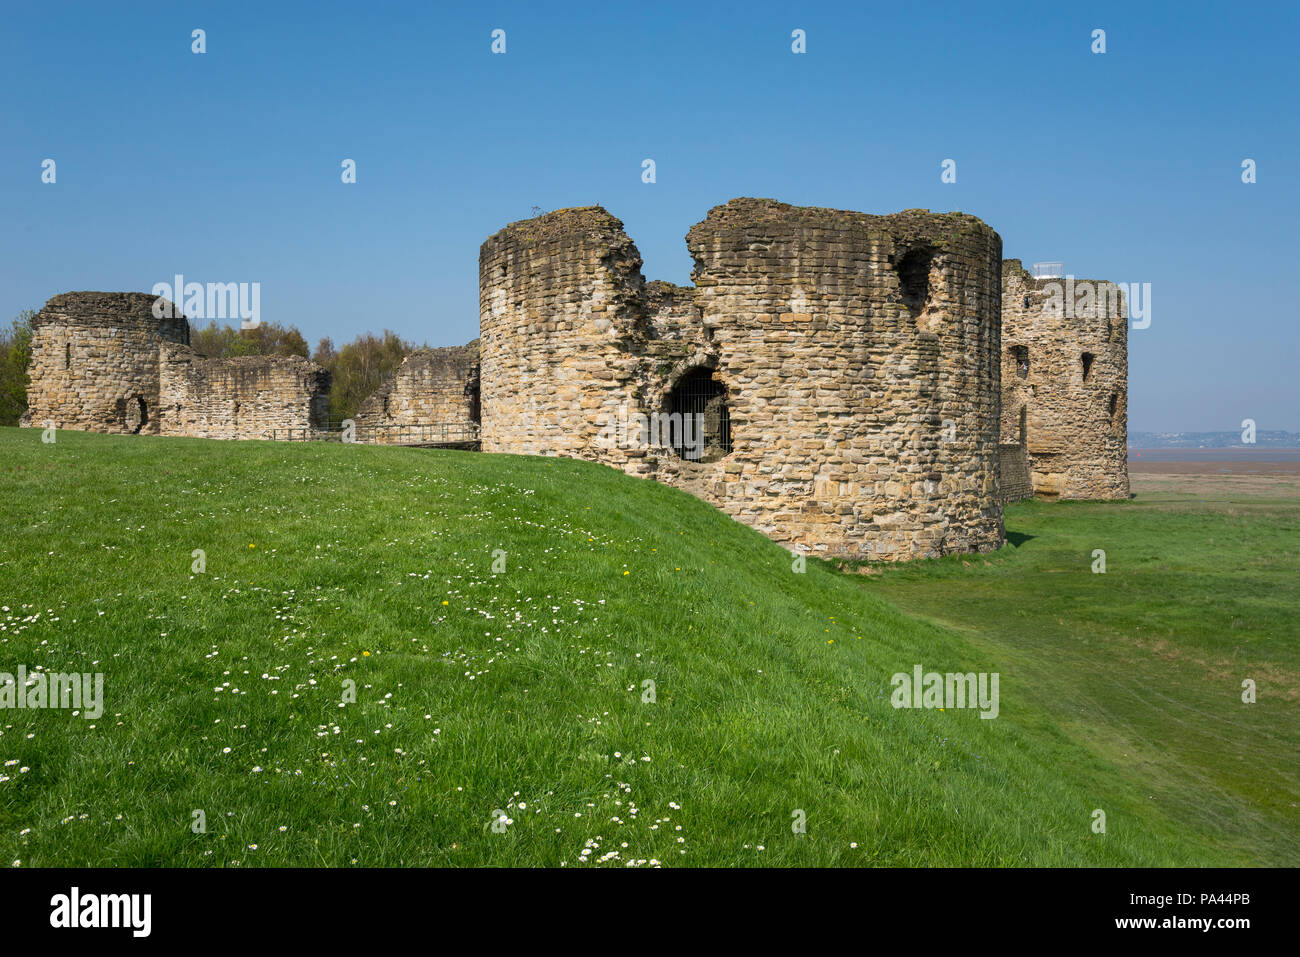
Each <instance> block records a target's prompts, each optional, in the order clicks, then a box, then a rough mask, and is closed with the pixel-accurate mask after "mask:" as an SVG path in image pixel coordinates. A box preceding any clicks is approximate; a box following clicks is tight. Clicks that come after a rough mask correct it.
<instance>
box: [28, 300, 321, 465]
mask: <svg viewBox="0 0 1300 957" xmlns="http://www.w3.org/2000/svg"><path fill="white" fill-rule="evenodd" d="M156 302H158V297H157V296H152V295H148V294H146V293H108V292H70V293H64V294H62V295H58V296H55V297H54V298H52V299H51V300H50V301H49V302H47V303H46V304H45V307H44V308H43V309H41V311H40V312H39V313H37V315H36V318H35V319H33V320H32V361H31V365H30V367H29V373H28V374H29V377H30V380H31V385H30V386H29V388H28V390H27V413H26V415H25V416H24V421H25V422H26V423H29V424H31V425H40V424H42V423H44V422H47V421H48V422H54V423H55V424H56V426H57V427H58V428H60V429H74V430H79V431H85V432H107V433H126V434H131V433H138V434H143V435H187V436H194V437H197V438H210V439H235V438H243V439H251V438H270V437H271V435H272V433H273V432H274V431H275V430H277V429H297V430H301V431H302V432H303V434H304V435H306V434H310V433H313V432H320V431H321V430H323V429H324V428H325V423H326V419H327V416H328V402H329V373H327V372H325V370H323V369H321V368H320V367H319V366H317V365H316V364H315V363H312V362H308V361H307V360H306V359H303V358H301V357H299V356H246V357H239V358H230V359H216V358H206V357H203V356H199V355H197V354H196V353H195V352H194V350H193V349H191V348H190V327H189V322H188V321H186V319H185V318H184V317H183V316H181V315H180V314H179V311H178V310H175V309H172V310H167V311H169V312H171V313H172V314H173V317H169V318H161V319H160V318H157V317H156V316H155V315H154V304H155V303H156ZM159 311H164V310H159Z"/></svg>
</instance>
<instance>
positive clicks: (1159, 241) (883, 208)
mask: <svg viewBox="0 0 1300 957" xmlns="http://www.w3.org/2000/svg"><path fill="white" fill-rule="evenodd" d="M1066 6H1069V5H1064V4H1055V3H1044V2H1041V0H1039V2H1033V3H998V4H987V3H962V4H956V3H953V4H923V3H913V2H890V3H886V4H872V3H866V2H854V3H844V4H814V3H797V4H765V3H755V2H745V3H734V4H725V5H723V4H717V5H715V4H709V3H701V2H694V3H680V4H678V3H666V2H660V0H655V2H653V3H639V4H625V3H610V2H608V0H606V2H601V3H590V4H587V3H583V4H560V3H540V2H532V3H521V4H491V3H488V4H463V5H458V6H452V5H445V6H444V5H437V4H432V3H412V4H409V5H405V4H396V3H386V2H369V3H331V2H314V3H310V4H306V3H304V4H301V5H299V4H278V3H271V2H260V3H235V2H222V3H202V4H200V3H177V2H166V3H133V2H129V0H126V2H121V3H111V4H108V3H83V4H69V3H59V2H53V0H52V2H41V3H15V2H13V0H6V2H5V5H4V8H3V20H2V21H0V89H3V90H4V91H5V92H4V103H3V108H2V109H0V210H3V215H2V216H0V224H2V225H0V257H2V261H3V264H4V265H3V268H0V318H3V320H4V321H6V322H7V321H8V318H9V317H11V316H13V315H16V314H17V313H18V311H19V310H21V309H25V308H39V307H40V305H41V304H42V303H43V302H44V301H45V300H46V299H47V298H49V297H50V296H52V295H54V294H55V293H57V292H62V291H68V290H75V289H102V290H140V291H145V292H147V291H149V290H150V288H151V287H152V286H153V284H154V283H156V282H161V281H166V280H169V279H170V277H171V276H172V275H173V274H174V273H177V272H181V273H184V274H185V276H186V277H187V279H191V280H197V281H202V282H208V281H223V282H224V281H233V282H239V281H244V282H254V281H256V282H260V283H261V284H262V318H263V319H264V320H273V321H277V322H281V323H286V324H290V323H291V324H294V325H297V326H298V327H299V328H300V329H301V330H302V331H303V334H304V335H305V336H306V337H307V338H308V340H309V341H311V342H312V343H313V344H314V343H315V341H316V340H317V339H318V338H319V337H321V336H326V335H328V336H331V337H333V338H334V340H335V342H336V343H339V342H340V341H343V340H347V339H350V338H351V337H352V336H353V335H355V334H356V333H358V332H361V331H364V330H368V329H369V330H373V331H376V332H377V331H379V330H381V329H384V328H391V329H394V330H396V331H397V332H398V333H400V334H401V335H402V336H404V337H406V338H409V339H414V340H417V341H427V342H429V343H430V344H431V345H450V344H458V343H462V342H465V341H467V340H469V339H472V338H474V336H476V335H477V330H478V289H477V282H478V273H477V256H478V247H479V244H480V243H481V242H482V241H483V240H484V239H485V238H486V237H487V236H489V235H490V234H491V233H493V232H495V231H496V230H498V229H500V228H501V227H502V226H504V225H505V224H506V223H508V222H511V221H513V220H516V219H522V218H524V217H526V216H528V215H529V214H530V210H531V207H532V206H540V207H543V208H544V209H548V210H549V209H556V208H560V207H564V206H578V205H587V204H592V203H599V204H601V205H604V206H605V207H606V208H607V209H609V210H610V212H612V213H613V214H614V215H616V216H618V217H619V218H620V219H622V220H623V221H624V223H625V224H626V226H627V230H628V232H629V234H630V235H631V236H632V238H633V240H634V241H635V242H636V243H637V245H638V247H639V248H640V250H641V253H642V255H643V256H644V258H645V264H646V265H645V272H646V277H647V278H648V279H668V280H670V281H673V282H678V283H686V282H688V281H689V272H690V265H691V264H690V259H689V257H688V255H687V253H686V247H685V243H684V239H683V237H684V236H685V233H686V230H687V229H688V228H689V227H690V226H691V225H692V224H693V223H695V222H697V221H699V220H700V219H703V218H704V215H705V213H706V212H707V210H708V209H709V208H710V207H711V206H714V205H717V204H718V203H722V202H725V201H726V200H728V199H730V198H732V197H735V196H744V195H757V196H770V197H774V198H776V199H780V200H783V201H786V202H791V203H797V204H806V205H816V206H830V207H838V208H846V209H856V210H863V211H866V212H872V213H886V212H893V211H895V210H898V209H905V208H911V207H923V208H929V209H933V210H937V211H947V210H954V209H955V210H962V211H964V212H968V213H972V214H974V215H976V216H979V217H981V218H982V219H984V220H985V221H986V222H988V223H989V224H990V225H992V226H993V227H994V228H995V229H996V230H997V231H998V232H999V233H1000V234H1001V235H1002V238H1003V242H1004V253H1005V255H1006V256H1008V257H1018V258H1021V259H1023V260H1025V261H1026V262H1027V263H1028V262H1032V261H1036V260H1061V261H1063V262H1064V263H1065V264H1066V269H1067V271H1069V272H1072V273H1073V274H1075V275H1077V276H1081V277H1091V278H1103V279H1112V280H1118V281H1124V282H1134V281H1138V282H1149V283H1151V285H1152V290H1153V300H1154V302H1153V306H1154V310H1153V321H1152V324H1151V327H1150V328H1149V329H1145V330H1134V331H1133V332H1131V333H1130V359H1131V366H1130V402H1129V416H1130V418H1129V426H1130V429H1132V430H1152V429H1158V430H1197V429H1211V428H1235V427H1237V424H1238V423H1239V422H1240V421H1241V420H1242V419H1243V418H1247V417H1249V418H1254V419H1255V420H1256V421H1257V422H1258V427H1259V428H1260V429H1275V428H1284V429H1290V430H1300V385H1297V383H1298V382H1300V375H1297V359H1298V358H1300V348H1298V346H1300V328H1298V325H1297V321H1296V320H1297V307H1296V295H1295V283H1296V276H1297V268H1296V267H1297V260H1298V259H1300V241H1298V240H1297V234H1298V232H1300V202H1298V200H1297V177H1298V176H1300V171H1298V170H1297V167H1296V158H1297V145H1298V143H1297V139H1298V137H1297V112H1298V107H1300V103H1298V100H1300V97H1298V96H1297V92H1298V91H1300V84H1298V83H1297V70H1298V67H1297V63H1298V62H1300V55H1298V54H1297V50H1296V46H1295V45H1296V42H1297V39H1296V38H1297V36H1298V35H1300V31H1298V30H1297V27H1298V26H1300V15H1298V14H1297V13H1296V7H1295V6H1293V5H1283V4H1276V5H1275V4H1268V3H1264V4H1259V3H1254V4H1240V3H1222V4H1215V5H1213V6H1203V5H1197V4H1190V3H1137V2H1129V3H1106V4H1095V5H1090V7H1091V9H1090V10H1088V11H1087V12H1083V11H1082V10H1078V11H1071V10H1068V9H1066V10H1063V9H1061V8H1062V7H1066ZM195 28H203V29H204V30H206V31H207V53H206V54H204V55H201V56H199V55H195V54H193V53H191V52H190V45H191V39H190V34H191V31H192V30H193V29H195ZM494 28H501V29H504V30H505V31H506V37H507V52H506V54H505V55H493V54H492V53H491V52H490V42H491V40H490V34H491V31H492V30H493V29H494ZM795 28H801V29H803V30H805V31H806V33H807V46H808V52H807V53H806V54H804V55H795V54H793V53H791V51H790V43H791V40H790V33H791V31H792V30H793V29H795ZM1094 28H1103V29H1105V30H1106V38H1107V48H1108V52H1106V53H1105V54H1104V55H1095V54H1093V53H1091V52H1090V50H1089V47H1090V43H1091V40H1090V34H1091V32H1092V30H1093V29H1094ZM47 157H48V158H53V159H54V160H55V161H56V163H57V176H58V181H57V183H56V184H54V185H46V184H42V183H41V179H40V176H41V162H42V160H44V159H45V158H47ZM647 157H650V158H653V159H654V160H655V162H656V164H657V178H658V181H657V182H656V183H655V184H653V185H646V184H643V183H642V182H641V161H642V160H643V159H645V158H647ZM1247 157H1249V158H1252V159H1254V160H1255V161H1256V162H1257V164H1258V182H1257V183H1256V184H1254V185H1249V186H1248V185H1244V184H1243V183H1242V182H1241V162H1242V160H1243V159H1244V158H1247ZM345 158H352V159H355V160H356V162H357V183H356V185H344V184H342V183H341V182H340V178H339V174H340V163H341V162H342V160H343V159H345ZM946 158H952V159H954V160H956V162H957V182H956V183H955V184H943V183H941V182H940V177H939V173H940V164H941V162H942V160H944V159H946Z"/></svg>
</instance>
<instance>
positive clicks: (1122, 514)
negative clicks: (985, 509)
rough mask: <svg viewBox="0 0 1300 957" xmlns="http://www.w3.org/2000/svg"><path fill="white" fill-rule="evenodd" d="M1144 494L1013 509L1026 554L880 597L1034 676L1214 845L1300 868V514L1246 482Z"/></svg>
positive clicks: (1157, 485)
mask: <svg viewBox="0 0 1300 957" xmlns="http://www.w3.org/2000/svg"><path fill="white" fill-rule="evenodd" d="M1142 484H1143V487H1149V488H1151V489H1152V491H1151V492H1149V493H1145V494H1139V495H1138V496H1137V497H1136V499H1135V500H1132V501H1128V502H1122V503H1109V504H1102V503H1074V502H1068V503H1055V504H1053V503H1039V502H1034V503H1025V504H1020V505H1016V506H1013V507H1012V508H1010V509H1009V510H1008V513H1007V529H1008V531H1009V532H1011V533H1012V537H1013V539H1014V540H1015V542H1016V543H1018V544H1016V545H1013V546H1009V547H1007V548H1004V549H1002V550H1001V551H1000V552H999V553H997V554H995V555H990V556H979V557H974V558H972V557H970V556H966V557H964V558H956V557H953V558H947V559H943V560H941V561H935V562H921V563H913V564H911V565H908V566H905V567H903V566H895V567H890V568H888V569H885V570H884V572H883V574H881V575H880V576H878V577H873V578H870V579H868V580H866V582H865V584H864V587H865V588H866V590H867V591H868V592H869V593H870V594H873V595H878V596H882V597H886V598H889V599H890V600H892V601H893V602H895V603H896V604H897V605H899V606H900V607H902V608H903V609H904V610H906V611H909V612H910V613H912V614H915V615H917V616H919V617H924V618H926V619H927V620H931V621H934V622H936V623H940V624H942V625H943V626H945V627H950V628H953V629H957V630H959V631H960V632H961V633H962V634H963V635H965V636H966V637H968V638H969V639H970V640H971V641H972V642H973V643H974V644H975V645H976V647H978V648H979V649H980V651H981V652H983V653H984V654H987V655H989V656H991V657H994V658H996V659H997V660H998V661H999V663H1001V664H1002V666H1003V667H1004V668H1006V669H1007V670H1010V671H1013V672H1014V673H1015V674H1017V675H1020V676H1021V677H1022V678H1023V679H1025V681H1026V687H1025V692H1026V694H1027V696H1028V697H1029V698H1030V699H1031V700H1033V701H1034V702H1035V703H1037V704H1039V705H1041V706H1042V707H1043V708H1044V709H1045V710H1047V711H1049V712H1051V713H1052V715H1053V716H1054V717H1055V718H1056V720H1057V722H1058V724H1059V725H1060V726H1061V727H1063V728H1065V729H1066V731H1067V732H1068V733H1069V734H1070V736H1071V737H1072V738H1073V739H1074V740H1076V741H1077V742H1079V743H1080V744H1081V745H1082V746H1084V747H1086V748H1088V749H1089V750H1091V751H1092V752H1094V753H1096V754H1099V755H1101V756H1103V757H1104V758H1105V759H1106V760H1108V761H1110V762H1111V763H1113V764H1114V765H1115V766H1116V767H1117V768H1118V769H1119V770H1120V771H1121V772H1122V773H1123V775H1124V776H1125V777H1127V778H1128V779H1130V780H1133V781H1135V782H1137V783H1138V784H1139V785H1140V786H1141V788H1142V790H1143V792H1144V793H1145V794H1146V796H1147V800H1148V801H1149V802H1150V804H1151V805H1152V806H1154V807H1159V808H1161V809H1162V810H1163V811H1164V812H1165V813H1167V814H1169V815H1170V816H1171V817H1173V818H1174V819H1175V820H1177V821H1178V822H1179V826H1180V827H1181V828H1184V829H1186V830H1187V832H1188V833H1189V835H1194V836H1195V839H1196V840H1197V842H1198V843H1204V844H1208V845H1210V846H1214V847H1216V848H1217V849H1218V852H1219V853H1222V854H1224V855H1231V854H1232V853H1234V852H1239V853H1245V854H1247V855H1248V856H1249V857H1250V858H1251V859H1252V860H1255V861H1258V862H1262V863H1279V864H1281V863H1285V864H1290V865H1295V864H1297V863H1300V625H1298V624H1297V616H1298V615H1300V576H1297V574H1296V572H1297V569H1300V499H1298V498H1296V497H1283V496H1282V495H1281V494H1280V492H1268V491H1264V490H1256V491H1252V492H1247V493H1246V494H1242V493H1241V492H1239V491H1235V490H1234V488H1233V485H1234V483H1233V481H1232V480H1228V481H1227V482H1224V481H1222V480H1219V481H1215V480H1210V481H1206V480H1204V479H1199V480H1197V479H1193V480H1189V481H1179V482H1173V483H1161V482H1159V481H1152V480H1149V479H1148V480H1147V481H1146V482H1144V483H1142ZM1163 484H1171V485H1174V486H1193V487H1194V486H1197V485H1200V486H1202V487H1203V488H1208V489H1209V491H1208V492H1202V493H1201V494H1196V495H1192V494H1188V493H1185V492H1176V491H1169V490H1167V489H1163V488H1161V485H1163ZM1281 488H1284V487H1281ZM1288 491H1290V490H1288ZM1094 549H1102V550H1104V551H1105V553H1106V556H1105V557H1106V571H1105V573H1104V574H1095V573H1093V572H1092V565H1093V557H1092V555H1093V551H1094ZM938 596H942V601H936V597H938ZM1245 679H1251V680H1253V681H1254V682H1255V683H1256V685H1257V696H1258V698H1257V701H1256V703H1254V704H1245V703H1243V701H1242V691H1243V689H1242V682H1243V680H1245Z"/></svg>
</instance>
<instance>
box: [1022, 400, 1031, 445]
mask: <svg viewBox="0 0 1300 957" xmlns="http://www.w3.org/2000/svg"><path fill="white" fill-rule="evenodd" d="M1020 445H1021V447H1025V446H1028V445H1029V409H1028V408H1027V407H1026V406H1023V405H1022V406H1021V407H1020Z"/></svg>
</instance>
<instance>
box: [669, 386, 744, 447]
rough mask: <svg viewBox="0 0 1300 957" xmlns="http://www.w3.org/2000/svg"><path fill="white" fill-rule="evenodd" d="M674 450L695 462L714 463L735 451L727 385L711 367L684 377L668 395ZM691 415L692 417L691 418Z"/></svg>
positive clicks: (671, 442)
mask: <svg viewBox="0 0 1300 957" xmlns="http://www.w3.org/2000/svg"><path fill="white" fill-rule="evenodd" d="M667 411H668V414H669V416H670V417H671V421H672V422H673V427H672V429H671V432H672V434H671V441H670V442H669V443H668V444H671V446H672V449H673V451H674V452H676V453H677V454H678V455H679V456H680V457H682V458H684V459H688V460H690V461H694V462H714V461H717V460H718V459H720V458H722V457H723V456H724V455H727V454H728V453H730V452H731V417H730V415H729V413H728V411H727V387H726V386H725V385H723V384H722V383H721V382H718V381H717V380H716V379H714V378H713V374H712V373H711V372H709V370H707V369H699V370H697V371H695V372H690V373H688V374H687V375H685V376H683V377H682V379H681V381H679V382H678V383H677V387H676V388H675V389H673V390H672V392H670V393H669V395H668V410H667ZM688 417H689V418H688Z"/></svg>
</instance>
